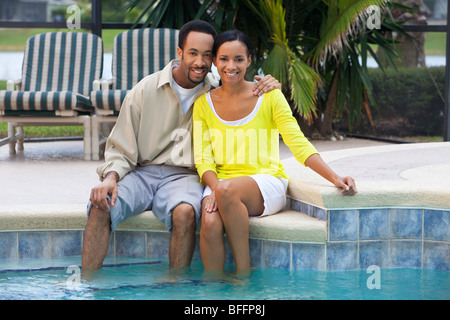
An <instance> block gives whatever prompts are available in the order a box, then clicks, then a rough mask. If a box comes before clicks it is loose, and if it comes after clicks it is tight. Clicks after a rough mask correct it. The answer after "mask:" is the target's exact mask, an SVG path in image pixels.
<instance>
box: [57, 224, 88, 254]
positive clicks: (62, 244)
mask: <svg viewBox="0 0 450 320" xmlns="http://www.w3.org/2000/svg"><path fill="white" fill-rule="evenodd" d="M50 235H51V239H52V247H51V255H52V257H66V256H79V255H81V243H82V242H81V235H82V231H77V230H73V231H51V232H50Z"/></svg>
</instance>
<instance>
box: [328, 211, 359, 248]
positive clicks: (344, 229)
mask: <svg viewBox="0 0 450 320" xmlns="http://www.w3.org/2000/svg"><path fill="white" fill-rule="evenodd" d="M329 216H330V221H329V225H328V231H329V232H328V236H329V240H330V241H332V240H357V239H358V224H357V220H358V211H357V210H330V212H329Z"/></svg>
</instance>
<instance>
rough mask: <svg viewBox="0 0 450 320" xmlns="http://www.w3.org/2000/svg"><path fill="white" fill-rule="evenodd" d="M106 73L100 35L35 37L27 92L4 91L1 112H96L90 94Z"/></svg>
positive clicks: (27, 63)
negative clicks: (96, 81)
mask: <svg viewBox="0 0 450 320" xmlns="http://www.w3.org/2000/svg"><path fill="white" fill-rule="evenodd" d="M102 71H103V44H102V40H101V38H99V37H98V36H96V35H92V34H88V33H81V32H48V33H42V34H38V35H35V36H32V37H30V38H29V39H28V41H27V45H26V49H25V54H24V60H23V66H22V83H21V84H22V87H21V88H22V90H23V91H0V112H1V114H8V113H9V114H11V112H13V113H14V114H20V112H24V113H25V114H29V112H30V111H35V112H37V113H38V112H44V111H45V112H47V113H48V111H63V110H74V111H83V112H92V111H93V110H94V107H93V105H92V103H91V101H90V98H89V95H90V93H91V91H92V83H93V81H94V80H98V79H100V77H101V74H102ZM34 114H36V113H34ZM65 114H68V113H65Z"/></svg>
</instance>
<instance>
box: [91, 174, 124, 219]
mask: <svg viewBox="0 0 450 320" xmlns="http://www.w3.org/2000/svg"><path fill="white" fill-rule="evenodd" d="M118 179H119V175H118V174H117V173H116V172H109V173H108V174H107V175H106V177H105V179H104V180H103V181H102V183H100V184H99V185H97V186H95V187H94V188H92V190H91V197H90V200H91V203H92V205H93V206H94V207H96V208H98V209H102V210H104V211H109V210H110V207H109V204H108V198H107V196H108V194H110V195H111V205H112V206H113V207H114V205H115V204H116V200H117V194H118V189H117V181H118Z"/></svg>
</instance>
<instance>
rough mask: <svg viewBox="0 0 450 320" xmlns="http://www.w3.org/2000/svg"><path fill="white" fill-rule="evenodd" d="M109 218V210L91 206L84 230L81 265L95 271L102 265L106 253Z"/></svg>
mask: <svg viewBox="0 0 450 320" xmlns="http://www.w3.org/2000/svg"><path fill="white" fill-rule="evenodd" d="M110 232H111V218H110V215H109V212H107V211H104V210H101V209H98V208H95V207H92V209H91V211H90V214H89V220H88V223H87V225H86V230H85V232H84V240H83V249H82V253H81V255H82V258H81V267H82V270H83V271H95V270H98V269H100V268H101V267H102V265H103V260H104V259H105V257H106V254H107V253H108V245H109V234H110Z"/></svg>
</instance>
